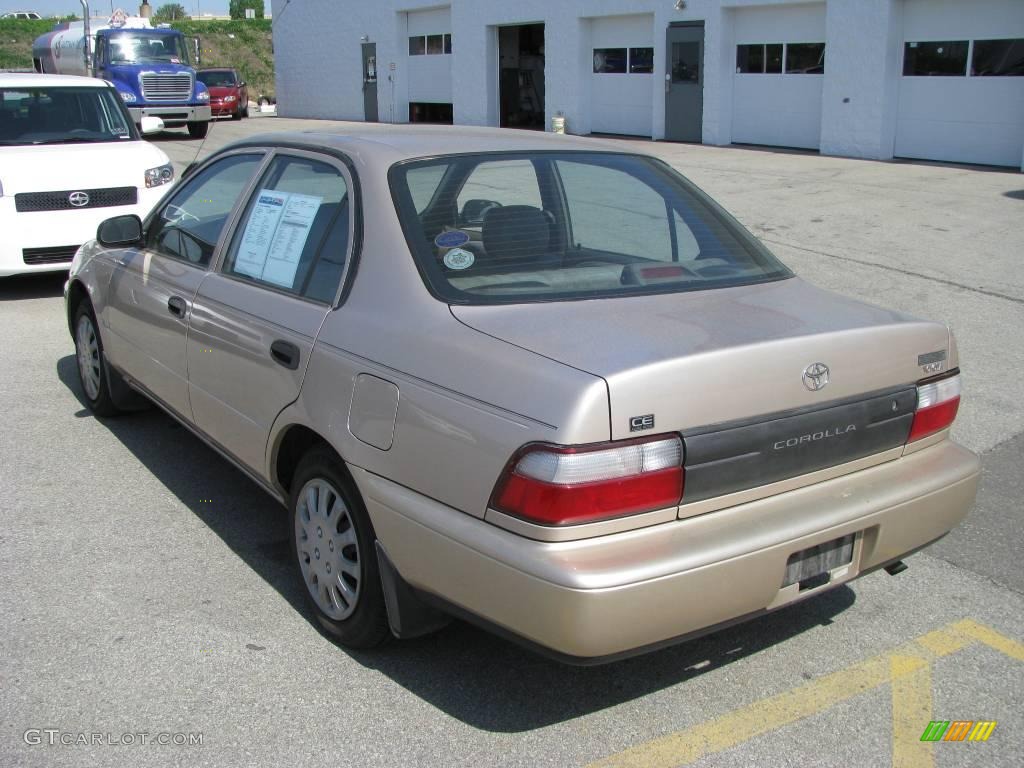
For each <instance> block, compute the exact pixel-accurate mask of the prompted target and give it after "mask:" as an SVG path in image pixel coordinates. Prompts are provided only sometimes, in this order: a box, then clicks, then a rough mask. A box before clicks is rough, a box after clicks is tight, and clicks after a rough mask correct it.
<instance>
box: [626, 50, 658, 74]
mask: <svg viewBox="0 0 1024 768" xmlns="http://www.w3.org/2000/svg"><path fill="white" fill-rule="evenodd" d="M629 71H630V73H631V74H634V75H648V74H650V73H651V72H653V71H654V49H653V48H630V49H629Z"/></svg>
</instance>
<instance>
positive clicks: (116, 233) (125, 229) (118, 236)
mask: <svg viewBox="0 0 1024 768" xmlns="http://www.w3.org/2000/svg"><path fill="white" fill-rule="evenodd" d="M96 239H97V240H98V241H99V244H100V245H102V246H103V247H104V248H129V247H131V246H133V245H138V244H139V243H141V242H142V219H140V218H139V217H138V216H136V215H135V214H134V213H130V214H127V215H125V216H114V217H113V218H112V219H107V220H106V221H103V222H102V223H101V224H100V225H99V227H97V228H96Z"/></svg>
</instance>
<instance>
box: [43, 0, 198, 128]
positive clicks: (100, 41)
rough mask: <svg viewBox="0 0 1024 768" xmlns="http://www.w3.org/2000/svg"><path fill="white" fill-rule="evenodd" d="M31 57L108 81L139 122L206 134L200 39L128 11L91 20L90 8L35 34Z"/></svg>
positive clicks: (59, 70)
mask: <svg viewBox="0 0 1024 768" xmlns="http://www.w3.org/2000/svg"><path fill="white" fill-rule="evenodd" d="M86 8H87V6H86ZM32 61H33V65H34V67H35V70H36V71H37V72H46V73H52V74H61V75H85V76H89V77H99V78H103V79H104V80H109V81H110V82H111V83H113V84H114V86H115V87H116V88H117V92H118V93H119V94H120V95H121V98H122V99H123V100H124V103H125V106H126V107H128V112H129V113H130V114H131V116H132V119H133V120H134V121H135V123H136V125H138V124H139V123H140V122H141V121H142V117H143V115H153V116H155V117H159V118H160V119H161V120H163V121H164V125H165V126H167V127H168V128H176V127H186V128H187V129H188V132H189V135H190V136H192V137H193V138H203V137H204V136H206V131H207V130H208V128H209V125H210V119H211V115H210V92H209V91H208V90H207V88H206V86H205V85H203V84H202V83H201V82H199V80H198V79H197V78H196V70H195V66H197V65H198V64H199V39H198V38H186V37H185V36H184V35H183V34H182V33H181V32H179V31H178V30H176V29H168V28H161V27H153V26H151V24H150V22H149V19H148V18H143V17H130V16H125V15H124V14H123V12H119V13H116V14H114V15H113V16H111V18H110V19H109V20H107V21H106V22H100V23H98V24H96V23H95V22H93V23H92V24H90V20H89V18H88V12H87V13H86V14H85V20H84V21H80V22H62V23H60V24H58V25H57V26H56V27H55V28H54V30H53V31H52V32H48V33H46V34H45V35H41V36H40V37H38V38H36V40H35V42H34V43H33V44H32ZM194 65H195V66H194Z"/></svg>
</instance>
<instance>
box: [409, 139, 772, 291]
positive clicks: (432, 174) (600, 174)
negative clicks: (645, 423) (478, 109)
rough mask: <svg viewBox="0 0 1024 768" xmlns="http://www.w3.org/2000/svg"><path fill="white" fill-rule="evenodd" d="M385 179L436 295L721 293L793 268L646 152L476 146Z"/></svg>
mask: <svg viewBox="0 0 1024 768" xmlns="http://www.w3.org/2000/svg"><path fill="white" fill-rule="evenodd" d="M390 182H391V190H392V195H393V197H394V199H395V204H396V206H397V209H398V212H399V217H400V219H401V222H402V227H403V231H404V233H405V236H406V239H407V241H408V242H409V246H410V249H411V250H412V253H413V257H414V258H415V260H416V263H417V266H418V268H419V270H420V273H421V274H422V276H423V278H424V281H425V282H426V284H427V287H428V288H429V289H430V290H431V291H432V292H433V293H434V295H436V296H437V297H439V298H441V299H443V300H444V301H447V302H450V303H457V304H493V303H515V302H532V301H559V300H572V299H587V298H600V297H607V296H622V295H629V294H648V293H668V292H676V291H691V290H705V289H709V288H724V287H732V286H737V285H748V284H751V283H759V282H766V281H769V280H778V279H781V278H786V277H790V276H791V275H792V273H791V272H790V271H789V270H788V269H787V268H786V267H785V266H784V265H783V264H782V263H780V262H779V261H778V260H777V259H776V258H775V257H774V256H772V255H771V253H769V252H768V251H767V249H765V248H764V246H762V245H761V244H760V243H759V242H758V241H757V240H756V239H755V238H754V237H753V236H752V235H750V234H749V233H748V232H747V231H746V230H745V229H743V228H742V227H741V226H740V225H739V224H737V223H736V222H735V221H734V220H733V219H732V217H730V216H729V215H728V214H727V213H725V212H724V211H723V210H722V209H721V208H720V207H719V206H718V205H717V204H715V203H714V202H713V201H712V200H711V199H710V198H709V197H708V196H707V195H705V194H704V193H703V192H701V191H700V190H699V189H697V188H696V187H695V186H694V185H693V184H691V183H690V182H689V181H687V180H686V179H685V178H683V177H682V176H680V175H679V174H678V173H676V172H675V171H673V170H672V169H671V168H670V167H669V166H668V165H666V164H665V163H662V162H661V161H659V160H656V159H654V158H647V157H643V156H640V155H628V154H615V153H604V152H541V153H502V154H496V153H484V154H473V155H456V156H448V157H441V158H432V159H429V160H416V161H407V162H403V163H399V164H397V165H395V166H393V167H392V168H391V171H390Z"/></svg>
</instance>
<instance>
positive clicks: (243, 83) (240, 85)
mask: <svg viewBox="0 0 1024 768" xmlns="http://www.w3.org/2000/svg"><path fill="white" fill-rule="evenodd" d="M238 87H239V88H245V80H243V81H242V82H240V83H239V84H238Z"/></svg>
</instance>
